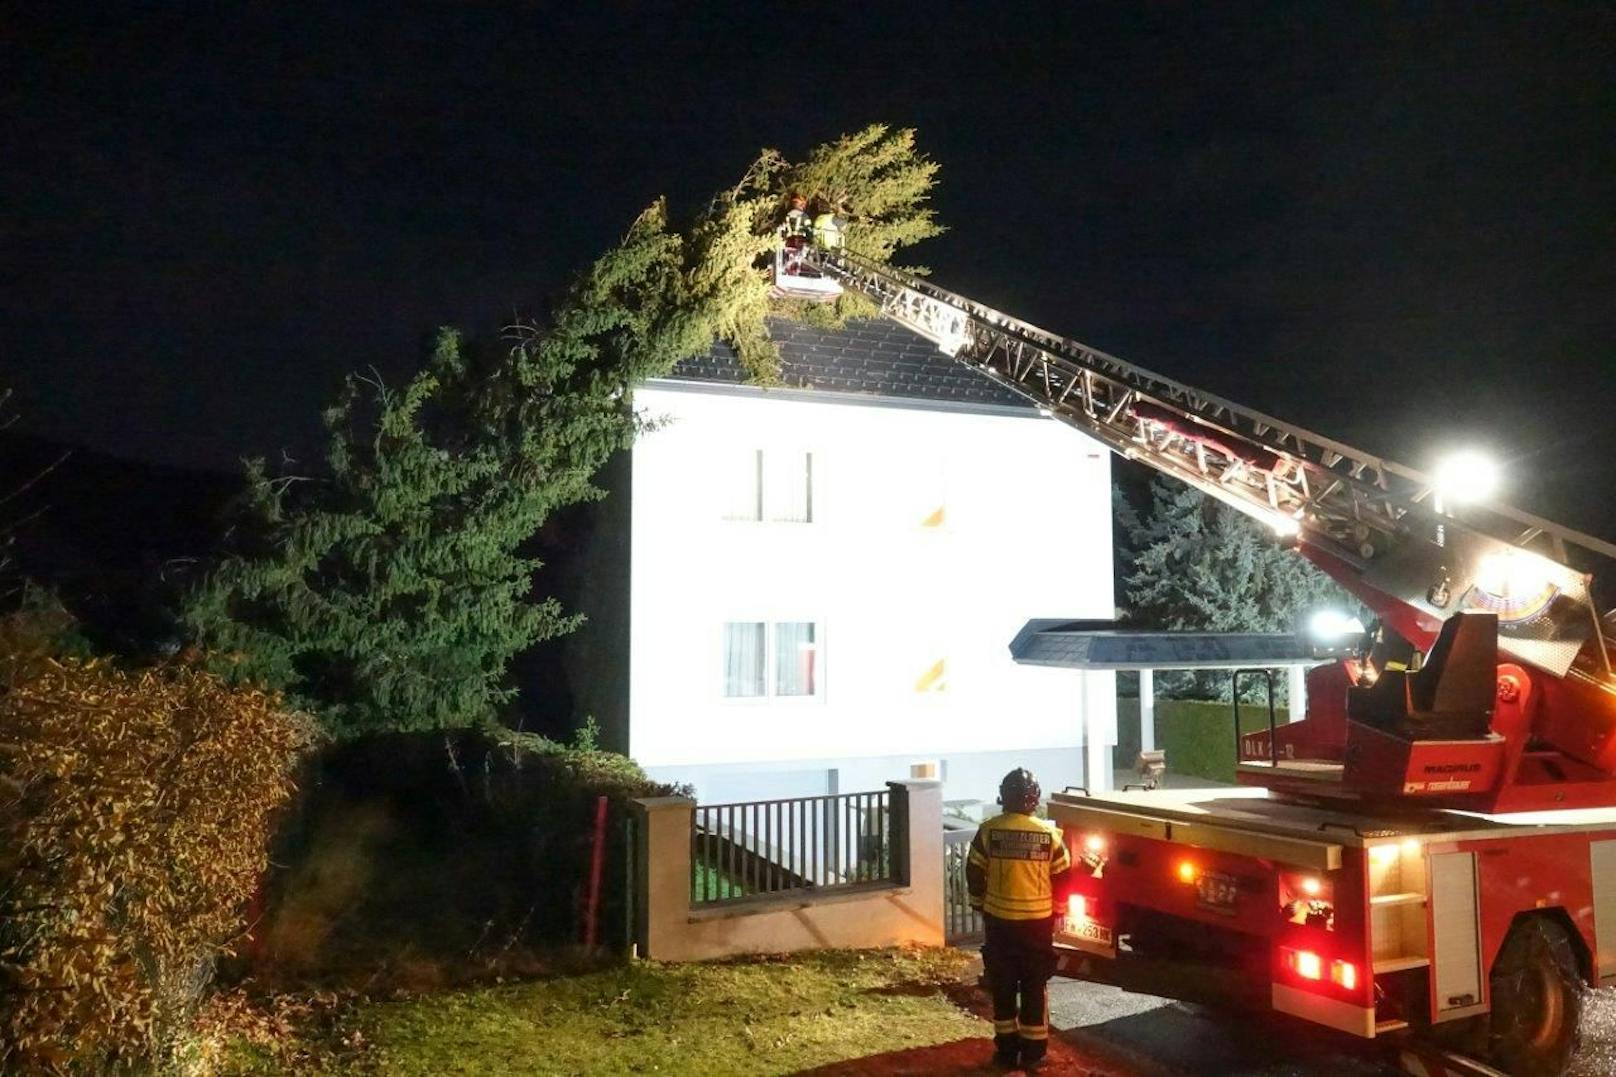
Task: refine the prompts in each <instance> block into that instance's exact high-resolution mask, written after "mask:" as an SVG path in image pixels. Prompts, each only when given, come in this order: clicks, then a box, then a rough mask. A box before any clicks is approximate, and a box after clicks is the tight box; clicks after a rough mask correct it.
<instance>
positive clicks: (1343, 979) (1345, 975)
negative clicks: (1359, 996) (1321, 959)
mask: <svg viewBox="0 0 1616 1077" xmlns="http://www.w3.org/2000/svg"><path fill="white" fill-rule="evenodd" d="M1330 980H1331V981H1332V982H1333V983H1334V984H1335V985H1336V986H1337V987H1342V988H1345V989H1346V990H1348V991H1356V990H1357V989H1358V966H1357V965H1354V964H1353V963H1352V962H1351V961H1333V962H1331V963H1330Z"/></svg>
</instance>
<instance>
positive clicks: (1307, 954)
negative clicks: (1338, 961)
mask: <svg viewBox="0 0 1616 1077" xmlns="http://www.w3.org/2000/svg"><path fill="white" fill-rule="evenodd" d="M1290 959H1291V961H1290V964H1291V968H1292V969H1294V970H1295V972H1296V975H1298V976H1300V977H1301V978H1302V979H1304V980H1322V979H1324V959H1323V958H1322V957H1320V956H1319V955H1318V954H1316V953H1314V952H1313V951H1312V950H1292V951H1291V952H1290Z"/></svg>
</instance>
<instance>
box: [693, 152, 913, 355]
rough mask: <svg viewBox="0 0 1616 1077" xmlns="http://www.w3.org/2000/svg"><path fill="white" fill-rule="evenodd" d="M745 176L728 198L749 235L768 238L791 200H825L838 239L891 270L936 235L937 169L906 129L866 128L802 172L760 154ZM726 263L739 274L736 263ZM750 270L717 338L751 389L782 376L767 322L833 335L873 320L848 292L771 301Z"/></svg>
mask: <svg viewBox="0 0 1616 1077" xmlns="http://www.w3.org/2000/svg"><path fill="white" fill-rule="evenodd" d="M747 176H748V178H747V181H746V182H745V183H744V184H743V188H740V189H737V191H735V192H732V193H731V195H732V197H734V198H736V199H737V201H738V203H740V204H744V205H745V207H746V213H745V214H744V216H746V217H749V219H750V220H751V222H752V224H751V227H752V228H753V229H754V231H757V232H763V233H766V234H770V235H772V232H773V229H774V227H775V226H776V225H777V224H778V223H779V221H780V219H781V217H782V216H783V215H784V213H785V207H786V205H787V200H788V199H789V197H790V195H791V194H792V192H798V193H801V194H802V195H803V196H804V197H806V198H809V199H818V200H823V201H824V202H825V203H827V204H828V205H829V206H831V207H832V208H833V209H835V210H836V211H837V212H838V213H839V215H840V216H842V217H843V218H844V219H845V220H846V222H847V228H846V233H845V237H844V238H845V243H846V245H847V247H848V249H850V250H853V251H856V252H858V253H859V254H861V255H863V256H864V257H866V258H871V259H874V260H875V261H877V262H881V263H889V262H891V260H892V258H893V257H894V256H895V255H896V254H897V253H898V251H900V250H901V249H903V248H904V247H908V246H911V245H913V244H915V243H919V242H921V241H922V240H925V239H930V238H931V237H933V236H936V235H941V234H942V232H943V227H942V225H940V224H938V223H937V219H936V213H935V212H934V211H933V210H932V208H931V206H930V199H931V189H932V186H933V184H934V183H935V182H936V177H937V164H936V163H935V162H934V161H931V160H929V159H928V158H926V157H925V156H924V155H922V154H921V153H920V152H919V151H918V150H917V149H916V148H915V132H914V131H913V130H911V129H907V128H904V129H899V130H893V129H892V128H890V127H887V126H886V125H885V124H871V125H870V126H868V127H866V128H864V129H863V130H860V131H857V132H854V133H853V134H850V135H843V136H841V137H840V138H838V139H836V140H835V141H834V142H827V143H825V144H823V145H821V146H817V147H815V148H814V149H813V151H811V152H810V153H809V154H808V156H807V158H805V159H804V160H803V161H802V162H801V163H800V164H791V163H789V162H788V161H786V160H785V158H784V157H782V156H781V155H780V154H779V153H778V152H777V151H774V150H765V151H764V152H763V153H762V155H761V156H759V158H758V160H757V162H756V163H755V164H754V165H753V166H752V169H751V171H750V172H748V174H747ZM741 216H742V215H740V214H737V215H735V216H732V217H730V218H727V220H729V221H730V223H731V225H732V226H740V225H741V219H740V218H741ZM767 249H768V248H764V250H765V251H766V250H767ZM730 264H731V266H732V267H734V268H737V269H738V268H740V267H739V266H738V265H737V264H736V263H730ZM758 265H759V263H758V262H757V261H754V262H753V263H752V265H751V266H750V267H748V268H750V269H751V270H752V271H751V272H750V274H748V275H747V282H746V284H745V285H744V286H741V281H739V280H736V281H735V284H736V285H737V287H736V290H735V293H734V294H735V295H736V296H737V297H740V296H742V295H744V296H745V297H746V298H745V302H743V303H739V304H737V305H736V314H737V315H738V317H737V318H736V319H735V320H734V321H733V322H731V323H729V324H727V325H726V326H725V327H724V328H723V330H722V331H721V333H720V337H721V339H723V340H726V341H728V342H729V343H730V344H731V345H732V346H733V347H734V348H735V351H736V354H737V355H738V356H739V357H740V360H741V363H742V365H744V366H745V367H746V369H747V371H748V373H749V375H750V376H751V380H752V381H754V382H756V383H760V384H765V385H767V384H771V383H773V382H776V381H778V380H779V373H780V353H779V350H778V349H777V348H776V347H775V345H774V343H773V342H772V341H771V340H770V339H769V333H768V328H767V327H766V326H765V324H764V321H763V319H764V316H765V315H769V314H773V315H777V316H781V317H786V318H790V319H793V320H796V321H802V322H806V323H808V324H810V325H814V326H817V327H819V328H822V329H831V328H839V327H841V326H842V325H844V324H846V322H847V320H848V319H849V318H873V317H875V316H876V315H877V313H878V312H877V311H876V309H875V307H874V305H873V304H871V303H870V301H869V300H867V299H865V298H864V297H863V296H862V295H858V294H857V293H854V292H847V293H844V294H843V295H842V296H841V297H839V298H838V299H837V300H836V301H835V302H833V303H811V302H807V301H804V300H778V301H773V302H771V301H770V300H769V298H768V273H767V271H766V270H762V269H759V268H758ZM907 269H908V271H909V272H911V273H922V274H923V273H925V272H926V269H925V267H923V266H910V267H907Z"/></svg>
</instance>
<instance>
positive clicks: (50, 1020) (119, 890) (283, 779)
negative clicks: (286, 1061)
mask: <svg viewBox="0 0 1616 1077" xmlns="http://www.w3.org/2000/svg"><path fill="white" fill-rule="evenodd" d="M305 737H306V733H305V728H304V727H303V726H302V724H301V723H300V722H299V721H298V720H296V719H295V718H293V717H291V716H288V715H286V714H284V713H282V712H281V711H280V709H279V707H278V705H277V700H276V699H275V698H273V697H271V696H267V695H265V694H263V693H261V692H257V691H246V690H239V689H231V688H228V687H226V686H224V685H223V684H222V683H221V682H219V681H218V680H216V679H215V678H213V677H212V676H210V675H208V674H206V673H204V672H202V671H200V670H198V669H195V668H192V667H189V666H185V665H170V666H164V667H159V668H152V669H143V670H124V669H120V668H118V667H117V666H114V665H111V664H107V663H104V662H100V661H96V660H93V659H81V658H63V657H57V656H53V655H52V654H51V653H50V652H49V650H48V648H47V647H46V646H45V645H44V644H42V643H40V642H39V638H38V636H37V634H33V633H31V632H30V630H29V628H28V626H27V625H26V624H25V623H24V622H22V621H20V620H18V619H16V618H12V619H9V620H6V621H0V994H3V995H5V996H7V997H6V999H5V1002H6V1005H4V1006H0V1070H3V1071H5V1072H12V1071H13V1069H16V1070H21V1071H25V1072H33V1071H37V1070H63V1069H67V1068H69V1067H71V1068H74V1069H80V1068H84V1069H97V1068H102V1067H112V1066H122V1065H128V1064H131V1063H138V1062H139V1061H141V1060H143V1059H147V1058H149V1057H151V1056H152V1055H153V1054H154V1053H155V1052H157V1051H160V1050H161V1049H163V1048H164V1047H165V1046H167V1044H168V1042H169V1037H171V1036H172V1035H174V1034H175V1033H176V1032H177V1031H178V1029H179V1026H180V1022H181V1021H182V1020H183V1019H184V1018H185V1017H186V1016H187V1013H186V1011H187V1010H188V1008H189V1005H190V1004H191V1003H192V1002H194V1001H195V999H196V998H197V997H198V995H199V994H200V992H201V989H202V987H203V986H204V985H205V983H206V980H207V977H208V974H209V972H210V970H211V968H212V963H213V959H214V958H215V957H216V956H217V955H218V954H219V953H220V952H222V951H223V950H225V949H227V948H228V947H229V945H230V944H231V942H232V941H233V939H234V937H236V936H237V935H239V933H240V932H241V930H242V927H243V922H242V909H243V906H244V904H245V903H246V901H247V899H248V898H249V897H251V895H252V894H253V891H254V889H255V887H256V886H257V884H258V882H259V880H260V878H261V877H262V875H263V873H264V871H265V868H266V866H267V856H266V853H267V847H268V837H269V832H270V825H271V820H272V816H273V815H274V813H275V811H276V809H277V808H278V807H280V806H281V805H282V803H283V802H284V801H285V800H286V798H287V797H288V795H289V794H290V792H291V773H292V766H293V764H294V761H295V759H296V757H297V756H298V754H299V753H300V750H301V749H302V748H303V747H304V746H305V743H306V740H305Z"/></svg>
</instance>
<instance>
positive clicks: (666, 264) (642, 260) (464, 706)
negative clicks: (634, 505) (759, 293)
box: [186, 204, 710, 736]
mask: <svg viewBox="0 0 1616 1077" xmlns="http://www.w3.org/2000/svg"><path fill="white" fill-rule="evenodd" d="M665 223H666V222H665V218H664V215H663V212H662V209H661V206H660V204H658V205H655V206H653V207H651V209H650V210H648V211H647V212H646V213H645V214H643V215H642V216H641V218H640V219H639V220H638V221H637V222H636V223H635V225H634V227H633V228H632V229H631V230H630V232H629V234H628V236H627V237H626V238H625V239H624V241H623V243H622V244H621V245H619V246H618V247H617V248H616V249H615V250H613V251H612V252H611V253H609V254H608V255H606V256H605V257H603V258H602V259H600V260H599V261H598V262H597V263H596V264H595V265H594V266H593V267H592V268H591V270H590V271H589V272H588V273H586V274H585V275H584V276H583V277H582V278H581V279H580V280H579V281H578V283H577V284H576V285H575V287H574V288H573V289H572V291H571V293H570V294H569V296H568V297H567V299H566V300H565V301H564V302H563V303H562V304H561V305H560V307H559V308H558V310H557V312H556V315H555V317H554V319H553V323H552V324H551V325H550V326H548V327H547V328H546V329H545V330H543V331H541V330H540V329H538V328H537V327H527V328H525V329H524V330H522V331H521V333H520V335H519V339H518V340H517V342H516V343H515V346H514V347H512V348H511V349H509V351H508V352H504V353H502V354H495V355H493V356H491V357H479V356H477V355H476V354H475V353H468V350H467V349H466V348H465V347H464V346H463V344H462V341H461V339H460V337H459V335H458V334H456V333H453V332H449V331H445V332H443V333H441V334H440V335H439V338H438V341H437V346H436V348H435V350H434V352H433V355H432V358H431V360H430V362H429V363H428V365H427V367H426V368H425V369H424V370H422V371H421V372H420V373H419V374H417V375H416V376H415V377H414V378H413V379H412V380H411V381H410V383H409V384H408V385H407V386H406V387H405V388H404V389H403V390H402V391H401V392H396V393H395V392H393V391H391V390H389V389H388V388H387V387H385V386H383V385H381V384H380V383H379V382H377V381H374V380H368V379H367V380H361V379H353V378H351V379H349V381H348V385H347V389H346V391H345V393H344V394H343V396H342V398H341V399H340V400H339V401H338V402H337V403H336V404H335V405H334V406H333V407H332V408H331V409H329V410H328V412H327V413H326V416H325V421H326V426H327V429H328V431H329V446H328V449H327V452H326V461H325V462H326V468H325V474H323V475H320V476H319V477H318V478H316V479H312V480H309V481H306V482H298V481H296V480H294V479H293V478H292V477H290V476H276V477H272V476H271V475H270V474H269V472H268V471H267V469H266V468H265V467H264V465H263V463H262V462H261V461H255V462H253V463H252V464H251V465H249V469H248V480H249V493H248V496H247V499H246V502H245V505H244V513H243V518H242V519H241V521H240V522H239V523H238V525H237V528H236V533H237V534H238V535H239V536H240V537H241V544H240V547H239V548H238V549H237V550H236V551H234V552H233V554H232V555H231V556H229V557H226V558H225V559H224V560H223V561H222V562H221V563H220V564H219V565H218V566H217V567H216V568H215V569H214V570H213V572H212V573H211V574H210V575H209V576H208V577H207V579H206V580H205V581H204V583H203V584H202V586H201V587H199V588H198V590H197V591H196V592H195V594H194V595H193V596H192V599H191V602H190V604H189V606H188V608H187V610H186V620H187V622H188V624H189V625H190V627H191V629H192V630H193V632H194V634H195V636H196V638H197V640H198V642H200V643H201V644H202V645H203V646H204V647H205V648H206V649H207V650H208V651H209V652H210V653H211V654H213V655H215V659H214V661H215V662H216V664H218V665H219V666H220V667H221V670H222V672H224V673H225V674H226V675H227V676H229V677H231V678H233V679H237V680H248V681H252V682H255V683H261V684H265V685H268V686H270V687H273V688H277V689H281V690H284V691H286V692H287V693H288V696H289V697H290V699H291V700H292V701H293V702H294V703H295V704H297V705H300V706H303V707H306V708H307V709H309V710H310V711H312V712H314V713H315V714H316V715H318V716H319V718H320V719H321V721H322V724H324V725H325V726H326V728H327V729H328V730H329V731H330V732H332V733H333V734H336V735H338V736H347V735H357V734H362V733H368V732H379V731H386V730H422V729H449V728H463V727H468V726H474V725H478V724H482V723H486V722H488V721H490V720H492V719H493V717H494V716H495V714H496V712H497V709H498V707H499V705H500V704H501V703H503V702H504V701H506V700H508V699H509V698H510V697H511V695H512V694H513V690H512V689H511V688H510V687H509V686H508V685H507V684H506V683H505V678H504V674H505V670H506V668H507V666H508V664H509V661H510V659H511V658H512V657H513V656H514V655H516V654H517V653H519V652H520V651H522V650H524V649H526V648H527V647H529V646H531V645H533V644H534V643H536V642H538V641H540V640H543V639H546V638H549V637H551V636H555V635H558V634H560V633H563V632H566V631H569V630H570V629H571V628H572V627H574V626H575V625H576V624H577V622H578V618H577V616H576V615H568V614H566V613H564V612H563V611H562V610H561V608H560V606H559V604H558V603H557V602H556V601H555V600H554V599H545V600H540V601H535V600H534V599H532V598H531V597H530V595H531V590H532V585H533V575H534V573H535V571H536V570H537V569H538V568H539V567H540V566H539V564H538V562H537V561H535V560H533V559H531V558H529V557H525V556H523V555H522V553H521V550H522V548H523V546H524V544H525V543H526V542H527V541H528V540H529V539H530V538H531V537H532V536H533V535H534V534H536V533H537V531H538V529H539V528H540V527H541V526H542V525H543V523H544V521H545V520H546V519H547V518H548V516H549V515H550V513H551V512H553V511H554V510H555V509H557V508H559V507H562V506H564V505H568V504H573V503H576V502H579V501H584V500H589V499H592V498H597V497H599V496H601V492H600V490H599V489H598V488H596V487H595V486H594V485H593V484H592V483H591V481H590V480H591V477H592V476H593V475H594V474H595V472H596V471H597V470H598V469H599V467H600V465H601V464H602V463H604V462H605V460H606V458H607V457H608V456H609V455H610V454H611V453H612V452H613V451H615V450H617V449H619V448H623V447H625V446H627V445H628V444H630V443H631V442H632V440H633V436H634V432H635V418H634V414H633V411H632V408H631V405H630V397H629V393H628V388H629V387H630V386H631V385H632V384H633V383H634V382H635V381H636V380H637V379H638V378H640V377H644V376H646V375H647V374H648V373H650V372H653V371H655V370H657V369H661V368H662V367H665V366H666V365H671V361H675V360H676V358H677V357H679V356H681V355H682V354H688V353H689V352H690V351H691V350H692V349H694V348H696V347H699V346H702V344H703V343H704V342H705V341H706V340H710V335H708V336H703V335H702V332H701V329H700V323H699V320H698V321H692V320H691V319H689V318H687V317H686V316H685V310H684V309H683V308H682V307H681V304H680V302H679V295H680V289H679V288H678V287H677V282H678V278H679V276H680V272H681V263H680V241H679V239H678V237H677V236H674V235H672V234H670V233H669V232H668V231H667V229H666V227H665ZM362 390H363V391H362Z"/></svg>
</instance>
